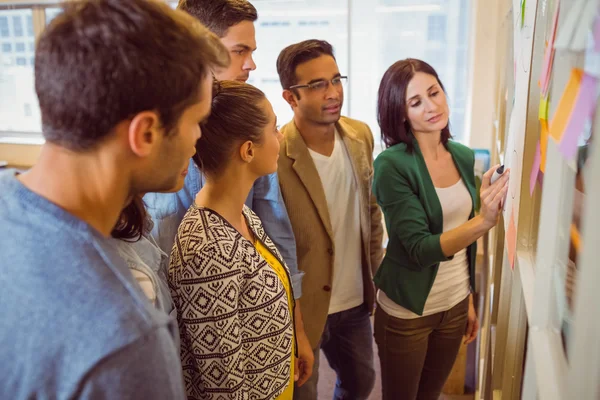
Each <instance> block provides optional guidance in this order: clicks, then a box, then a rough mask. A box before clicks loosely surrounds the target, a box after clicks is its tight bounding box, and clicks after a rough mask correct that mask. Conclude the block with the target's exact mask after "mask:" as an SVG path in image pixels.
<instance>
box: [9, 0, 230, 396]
mask: <svg viewBox="0 0 600 400" xmlns="http://www.w3.org/2000/svg"><path fill="white" fill-rule="evenodd" d="M228 62H229V56H228V54H227V52H226V50H225V49H224V47H223V46H222V44H221V43H220V41H219V40H218V38H217V37H216V36H215V35H214V34H212V33H211V32H209V31H208V30H207V29H206V28H205V27H203V26H201V25H200V24H199V23H197V22H196V21H195V20H194V19H193V18H190V17H189V16H188V15H186V14H185V13H181V12H179V11H174V10H171V9H170V8H169V7H168V6H167V5H166V4H164V3H162V2H157V1H152V0H150V1H149V0H127V1H122V0H88V1H81V2H68V3H66V4H65V10H64V12H63V13H62V14H61V15H59V16H58V17H56V19H54V20H53V21H52V23H51V24H50V25H49V26H48V27H47V29H46V31H45V32H44V33H43V34H42V36H41V38H40V40H39V43H38V47H37V50H36V60H35V87H36V92H37V96H38V99H39V104H40V109H41V115H42V127H43V135H44V138H45V139H46V143H45V144H44V145H43V147H42V151H41V154H40V156H39V160H38V162H37V164H36V165H35V166H34V167H33V168H31V170H30V171H28V172H26V173H23V174H18V173H17V172H16V171H14V170H9V171H7V172H5V173H2V174H0V254H2V257H0V271H1V272H0V304H2V305H3V310H2V324H0V343H2V346H0V398H2V399H32V398H48V399H50V398H52V399H75V398H77V399H98V398H107V399H132V398H140V399H183V398H184V390H183V382H182V379H183V378H182V373H181V362H180V359H179V354H178V351H177V349H176V346H175V343H174V334H175V329H176V326H175V321H174V320H173V319H172V318H170V317H168V316H167V315H165V314H163V313H161V312H159V311H157V310H155V309H154V307H153V306H152V305H151V304H150V303H149V302H148V300H147V299H146V298H145V296H144V294H143V293H142V291H141V288H140V287H139V286H138V284H137V283H136V281H135V279H134V278H133V276H132V274H131V272H130V271H129V269H128V267H127V265H126V263H125V262H124V261H123V260H122V259H121V258H120V256H119V254H118V252H117V249H116V247H115V245H114V241H113V240H112V239H111V238H110V233H111V231H112V229H113V227H114V226H115V225H116V223H117V221H118V218H119V215H120V214H121V211H122V210H123V208H124V207H125V205H126V204H127V203H128V202H129V201H131V199H132V198H133V197H134V196H135V195H138V194H140V193H144V192H149V191H153V190H169V189H172V188H173V187H182V186H183V179H184V174H185V172H186V171H187V164H188V163H187V161H188V159H189V157H190V156H191V155H193V154H194V152H195V143H196V141H197V139H198V138H199V136H200V130H199V128H198V123H199V122H201V121H202V120H203V119H204V118H206V117H207V116H208V114H209V112H210V106H211V90H212V85H211V81H212V77H211V74H210V71H211V70H212V69H214V68H224V67H226V66H227V64H228ZM173 76H177V77H178V79H175V80H173V79H172V77H173Z"/></svg>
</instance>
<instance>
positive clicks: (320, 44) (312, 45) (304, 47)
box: [277, 39, 335, 89]
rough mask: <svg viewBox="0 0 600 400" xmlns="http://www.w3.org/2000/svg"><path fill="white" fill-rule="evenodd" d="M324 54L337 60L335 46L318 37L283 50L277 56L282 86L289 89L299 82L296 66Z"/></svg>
mask: <svg viewBox="0 0 600 400" xmlns="http://www.w3.org/2000/svg"><path fill="white" fill-rule="evenodd" d="M323 55H327V56H331V57H333V59H334V60H335V56H334V55H333V47H332V46H331V45H330V44H329V43H328V42H326V41H325V40H317V39H311V40H305V41H303V42H300V43H296V44H292V45H290V46H288V47H286V48H285V49H283V50H281V53H279V57H277V73H278V74H279V81H280V82H281V87H282V88H283V89H288V88H289V87H290V86H293V85H295V84H297V83H298V77H297V76H296V68H297V67H298V65H300V64H303V63H305V62H307V61H310V60H314V59H315V58H319V57H321V56H323Z"/></svg>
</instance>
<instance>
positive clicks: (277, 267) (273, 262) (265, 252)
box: [254, 240, 296, 400]
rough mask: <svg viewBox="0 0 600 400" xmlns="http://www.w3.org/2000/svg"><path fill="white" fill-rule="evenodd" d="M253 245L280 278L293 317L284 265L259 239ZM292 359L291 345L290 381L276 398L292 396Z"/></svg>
mask: <svg viewBox="0 0 600 400" xmlns="http://www.w3.org/2000/svg"><path fill="white" fill-rule="evenodd" d="M254 247H256V250H257V251H258V252H259V253H260V255H261V256H262V258H264V259H265V261H266V262H267V264H269V265H270V266H271V268H273V270H274V271H275V273H276V274H277V276H278V277H279V280H281V282H282V283H283V287H284V288H285V292H286V294H287V298H288V305H289V307H290V315H291V316H292V318H294V308H293V307H294V306H293V301H294V299H293V297H292V285H291V283H290V281H289V279H288V275H287V273H286V271H285V267H284V266H283V265H281V263H280V262H279V261H278V260H277V258H276V257H275V256H274V255H273V254H272V253H271V251H270V250H269V249H268V248H266V247H265V245H264V244H262V243H261V242H260V241H259V240H255V241H254ZM295 334H296V333H295V332H294V335H295ZM294 361H295V359H294V347H293V345H292V355H291V357H290V363H291V365H290V383H289V385H288V386H287V387H286V388H285V390H284V391H283V393H281V394H280V395H279V396H278V397H277V400H292V397H293V394H294Z"/></svg>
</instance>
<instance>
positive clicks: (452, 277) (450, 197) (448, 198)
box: [377, 179, 473, 319]
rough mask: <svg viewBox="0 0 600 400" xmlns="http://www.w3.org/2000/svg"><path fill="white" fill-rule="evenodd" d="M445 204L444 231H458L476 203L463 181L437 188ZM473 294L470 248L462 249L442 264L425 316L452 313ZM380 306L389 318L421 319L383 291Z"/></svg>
mask: <svg viewBox="0 0 600 400" xmlns="http://www.w3.org/2000/svg"><path fill="white" fill-rule="evenodd" d="M435 191H436V193H437V195H438V198H439V200H440V204H441V205H442V213H443V216H444V232H446V231H449V230H451V229H454V228H457V227H458V226H460V225H462V224H464V223H465V222H467V221H468V220H469V215H470V214H471V209H472V207H473V203H472V200H471V195H470V194H469V190H468V189H467V187H466V186H465V184H464V182H463V180H462V179H461V180H459V181H458V182H456V183H455V184H454V185H452V186H450V187H447V188H435ZM469 293H470V286H469V262H468V260H467V249H466V248H465V249H462V250H461V251H459V252H458V253H456V254H455V255H454V258H453V259H452V260H450V261H444V262H441V263H440V266H439V268H438V273H437V275H436V277H435V281H434V282H433V286H432V287H431V291H430V292H429V296H427V301H426V302H425V309H424V310H423V316H426V315H432V314H436V313H439V312H442V311H448V310H449V309H451V308H452V307H454V306H455V305H457V304H458V303H460V302H461V301H463V300H464V299H465V298H466V297H467V296H468V295H469ZM377 303H379V306H380V307H381V308H382V309H383V311H385V312H386V313H387V314H388V315H391V316H392V317H395V318H401V319H413V318H419V317H420V316H419V315H417V314H415V313H414V312H412V311H410V310H407V309H406V308H404V307H402V306H400V305H398V304H396V303H395V302H394V301H393V300H391V299H390V298H389V297H387V295H386V294H385V293H384V292H382V291H381V290H379V291H378V292H377Z"/></svg>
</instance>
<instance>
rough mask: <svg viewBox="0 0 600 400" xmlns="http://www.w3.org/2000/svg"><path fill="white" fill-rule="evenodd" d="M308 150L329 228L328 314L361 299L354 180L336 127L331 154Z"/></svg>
mask: <svg viewBox="0 0 600 400" xmlns="http://www.w3.org/2000/svg"><path fill="white" fill-rule="evenodd" d="M309 152H310V155H311V156H312V159H313V161H314V163H315V166H316V167H317V171H318V172H319V177H320V178H321V183H322V185H323V190H324V191H325V198H326V199H327V208H328V210H329V218H330V220H331V228H332V229H333V241H334V248H335V255H334V264H333V282H332V285H331V301H330V303H329V314H333V313H337V312H340V311H345V310H349V309H351V308H353V307H357V306H359V305H361V304H362V303H363V301H364V293H363V278H362V267H361V254H362V250H361V248H362V239H361V232H360V200H359V196H358V183H357V182H356V176H355V175H354V169H353V167H352V161H351V160H350V156H349V154H348V151H347V149H346V146H345V145H344V142H343V140H342V138H341V136H340V134H339V133H338V132H337V130H336V132H335V143H334V147H333V153H331V156H329V157H327V156H324V155H322V154H319V153H317V152H315V151H312V150H310V149H309Z"/></svg>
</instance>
